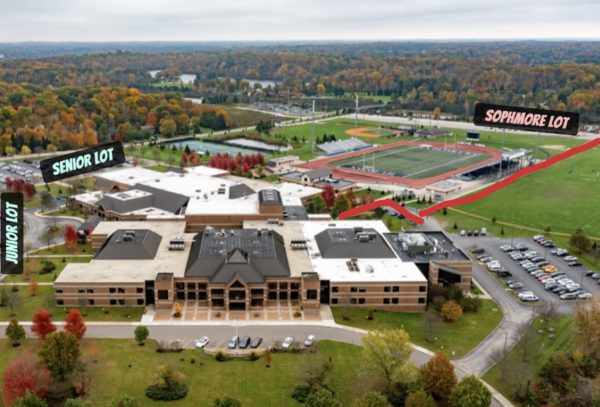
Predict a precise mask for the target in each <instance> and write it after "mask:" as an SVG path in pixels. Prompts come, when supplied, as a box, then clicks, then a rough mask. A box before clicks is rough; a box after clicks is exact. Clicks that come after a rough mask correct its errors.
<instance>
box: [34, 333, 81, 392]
mask: <svg viewBox="0 0 600 407" xmlns="http://www.w3.org/2000/svg"><path fill="white" fill-rule="evenodd" d="M38 355H39V357H40V362H41V363H42V364H43V365H44V366H45V367H46V368H47V369H48V370H49V371H50V374H51V375H52V378H53V379H55V380H59V381H61V382H64V381H65V379H66V378H67V376H68V375H69V374H71V373H72V372H73V370H74V369H75V366H77V362H78V361H79V355H80V350H79V343H78V342H77V339H76V338H75V337H74V336H73V335H72V334H70V333H68V332H65V331H60V332H53V333H51V334H50V335H48V336H47V337H46V340H45V341H44V343H43V345H42V348H41V349H40V351H39V353H38Z"/></svg>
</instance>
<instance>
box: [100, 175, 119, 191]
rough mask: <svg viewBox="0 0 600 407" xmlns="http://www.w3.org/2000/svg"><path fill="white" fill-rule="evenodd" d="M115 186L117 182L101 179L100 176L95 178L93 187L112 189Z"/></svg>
mask: <svg viewBox="0 0 600 407" xmlns="http://www.w3.org/2000/svg"><path fill="white" fill-rule="evenodd" d="M116 186H117V184H115V183H114V182H112V181H108V180H105V179H101V178H96V180H95V181H94V188H95V189H98V187H101V188H108V189H113V188H115V187H116Z"/></svg>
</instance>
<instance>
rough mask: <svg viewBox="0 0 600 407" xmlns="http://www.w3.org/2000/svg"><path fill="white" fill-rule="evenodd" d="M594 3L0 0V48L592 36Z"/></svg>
mask: <svg viewBox="0 0 600 407" xmlns="http://www.w3.org/2000/svg"><path fill="white" fill-rule="evenodd" d="M599 17H600V1H598V0H478V1H476V0H321V1H316V0H263V1H258V0H246V1H240V0H211V1H206V0H101V1H90V0H0V42H18V41H154V40H162V41H210V40H270V41H278V40H328V39H329V40H331V39H345V40H373V39H390V40H396V39H465V38H466V39H490V38H507V39H510V38H596V39H600V23H599Z"/></svg>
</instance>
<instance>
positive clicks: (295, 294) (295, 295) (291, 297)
mask: <svg viewBox="0 0 600 407" xmlns="http://www.w3.org/2000/svg"><path fill="white" fill-rule="evenodd" d="M290 299H291V300H297V299H298V291H292V292H291V293H290Z"/></svg>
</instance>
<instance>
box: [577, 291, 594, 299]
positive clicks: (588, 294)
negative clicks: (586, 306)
mask: <svg viewBox="0 0 600 407" xmlns="http://www.w3.org/2000/svg"><path fill="white" fill-rule="evenodd" d="M577 298H578V299H580V300H587V299H590V298H592V294H590V293H588V292H583V293H581V294H579V295H577Z"/></svg>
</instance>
